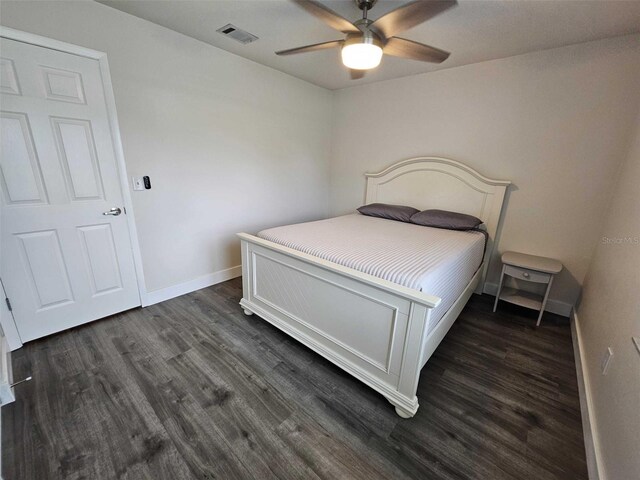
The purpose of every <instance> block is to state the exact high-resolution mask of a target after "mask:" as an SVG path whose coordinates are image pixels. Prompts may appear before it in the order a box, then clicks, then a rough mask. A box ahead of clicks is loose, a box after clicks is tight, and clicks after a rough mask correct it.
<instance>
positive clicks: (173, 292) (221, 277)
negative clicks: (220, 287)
mask: <svg viewBox="0 0 640 480" xmlns="http://www.w3.org/2000/svg"><path fill="white" fill-rule="evenodd" d="M240 275H242V266H241V265H237V266H235V267H231V268H227V269H226V270H219V271H217V272H213V273H209V274H208V275H204V276H202V277H198V278H195V279H193V280H189V281H188V282H184V283H180V284H178V285H172V286H170V287H166V288H161V289H160V290H153V291H151V292H147V294H146V296H145V303H143V304H142V306H143V307H148V306H150V305H154V304H156V303H160V302H164V301H165V300H169V299H171V298H175V297H179V296H180V295H185V294H187V293H191V292H195V291H196V290H200V289H201V288H206V287H210V286H211V285H215V284H217V283H222V282H226V281H227V280H231V279H232V278H236V277H239V276H240Z"/></svg>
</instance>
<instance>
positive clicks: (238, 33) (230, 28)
mask: <svg viewBox="0 0 640 480" xmlns="http://www.w3.org/2000/svg"><path fill="white" fill-rule="evenodd" d="M216 32H219V33H221V34H223V35H225V36H227V37H231V38H233V39H234V40H236V41H238V42H240V43H242V44H243V45H246V44H248V43H251V42H255V41H256V40H258V37H256V36H255V35H252V34H250V33H249V32H245V31H244V30H241V29H239V28H238V27H236V26H235V25H231V24H230V23H228V24H226V25H225V26H224V27H220V28H219V29H218V30H216Z"/></svg>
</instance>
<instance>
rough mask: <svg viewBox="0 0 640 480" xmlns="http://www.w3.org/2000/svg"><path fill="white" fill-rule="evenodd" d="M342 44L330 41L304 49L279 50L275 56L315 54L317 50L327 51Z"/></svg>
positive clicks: (306, 46) (340, 41) (338, 41)
mask: <svg viewBox="0 0 640 480" xmlns="http://www.w3.org/2000/svg"><path fill="white" fill-rule="evenodd" d="M343 43H344V40H332V41H331V42H322V43H314V44H313V45H305V46H304V47H297V48H290V49H288V50H280V51H279V52H276V55H294V54H296V53H307V52H317V51H318V50H327V49H328V48H336V47H339V46H341V45H342V44H343Z"/></svg>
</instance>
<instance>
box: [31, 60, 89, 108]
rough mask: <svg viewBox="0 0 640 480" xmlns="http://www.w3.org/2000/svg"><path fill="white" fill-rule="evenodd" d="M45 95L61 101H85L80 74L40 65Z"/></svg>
mask: <svg viewBox="0 0 640 480" xmlns="http://www.w3.org/2000/svg"><path fill="white" fill-rule="evenodd" d="M41 69H42V78H43V80H44V87H45V92H46V97H47V98H48V99H49V100H59V101H61V102H72V103H85V101H84V88H83V86H82V75H81V74H80V73H78V72H67V71H64V70H58V69H56V68H47V67H41Z"/></svg>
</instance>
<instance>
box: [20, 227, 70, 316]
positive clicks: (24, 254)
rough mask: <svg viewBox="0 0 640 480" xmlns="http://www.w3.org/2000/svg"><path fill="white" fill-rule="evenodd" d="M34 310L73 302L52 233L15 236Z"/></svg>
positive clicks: (56, 240)
mask: <svg viewBox="0 0 640 480" xmlns="http://www.w3.org/2000/svg"><path fill="white" fill-rule="evenodd" d="M15 237H16V239H17V240H18V243H19V244H20V253H21V262H22V267H23V269H24V271H25V272H26V273H27V276H28V277H29V280H30V284H31V294H32V296H33V299H34V300H35V304H36V308H37V311H41V310H43V309H46V308H52V307H57V306H61V305H67V304H69V303H73V294H72V293H71V285H70V284H69V275H68V274H67V269H66V267H65V262H64V259H63V257H62V250H61V249H60V239H59V238H58V234H57V232H56V231H55V230H48V231H44V232H33V233H20V234H16V235H15Z"/></svg>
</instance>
